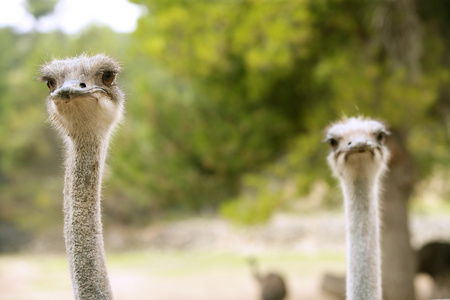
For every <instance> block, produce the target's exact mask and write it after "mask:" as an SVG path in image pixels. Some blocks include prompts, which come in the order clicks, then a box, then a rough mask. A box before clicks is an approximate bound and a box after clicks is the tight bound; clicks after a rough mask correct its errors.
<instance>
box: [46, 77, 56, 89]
mask: <svg viewBox="0 0 450 300" xmlns="http://www.w3.org/2000/svg"><path fill="white" fill-rule="evenodd" d="M47 87H48V88H49V89H50V90H53V89H55V87H56V82H55V80H53V79H48V80H47Z"/></svg>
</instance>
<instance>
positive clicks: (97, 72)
mask: <svg viewBox="0 0 450 300" xmlns="http://www.w3.org/2000/svg"><path fill="white" fill-rule="evenodd" d="M120 70H121V68H120V66H119V64H118V62H117V61H115V60H114V59H112V58H110V57H108V56H105V55H102V54H99V55H95V56H92V57H88V56H86V55H81V56H79V57H75V58H70V59H66V60H53V61H52V62H50V63H48V64H46V65H44V66H42V68H41V75H40V80H41V81H42V82H46V83H47V86H48V88H49V90H50V91H49V96H48V97H47V111H48V114H49V120H50V122H51V123H52V125H53V126H54V127H55V128H56V129H57V130H58V131H59V133H60V134H61V136H62V137H63V140H64V143H65V146H66V147H65V148H66V156H65V182H64V238H65V243H66V252H67V256H68V261H69V268H70V273H71V279H72V286H73V292H74V295H75V299H77V300H88V299H89V300H91V299H92V300H94V299H95V300H99V299H102V300H103V299H112V298H113V296H112V291H111V286H110V283H109V279H108V275H107V270H106V260H105V252H104V245H103V235H102V223H101V214H100V193H101V182H102V173H103V169H104V166H105V159H106V155H107V150H108V142H109V138H110V135H111V133H112V131H113V129H114V127H115V125H116V124H117V123H118V122H119V120H120V119H121V117H122V111H123V105H124V94H123V93H122V91H121V90H120V89H119V88H118V87H117V86H116V80H115V79H116V76H117V74H118V73H119V72H120Z"/></svg>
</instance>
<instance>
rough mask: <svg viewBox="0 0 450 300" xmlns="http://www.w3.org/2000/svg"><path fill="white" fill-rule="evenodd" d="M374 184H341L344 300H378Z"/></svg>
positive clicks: (373, 180) (374, 179)
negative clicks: (345, 269) (345, 233)
mask: <svg viewBox="0 0 450 300" xmlns="http://www.w3.org/2000/svg"><path fill="white" fill-rule="evenodd" d="M378 181H379V179H378V177H362V178H361V177H357V178H352V179H348V180H342V181H341V185H342V189H343V192H344V197H345V213H346V217H347V218H346V219H347V225H346V230H347V235H346V236H347V272H348V274H347V300H360V299H364V300H381V295H382V290H381V262H380V261H381V259H380V220H379V204H378Z"/></svg>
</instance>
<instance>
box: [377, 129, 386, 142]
mask: <svg viewBox="0 0 450 300" xmlns="http://www.w3.org/2000/svg"><path fill="white" fill-rule="evenodd" d="M385 139H386V133H385V132H383V131H380V132H378V133H377V142H378V143H380V144H383V143H384V141H385Z"/></svg>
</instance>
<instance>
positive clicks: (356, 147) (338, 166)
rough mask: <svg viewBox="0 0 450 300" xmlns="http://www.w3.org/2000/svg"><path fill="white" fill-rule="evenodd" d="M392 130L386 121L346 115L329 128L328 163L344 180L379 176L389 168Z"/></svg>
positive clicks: (327, 139)
mask: <svg viewBox="0 0 450 300" xmlns="http://www.w3.org/2000/svg"><path fill="white" fill-rule="evenodd" d="M387 135H389V132H388V131H387V130H386V128H385V126H384V124H383V123H381V122H378V121H375V120H371V119H366V118H363V117H357V118H344V119H343V120H341V121H339V122H337V123H334V124H332V125H331V126H330V127H329V128H328V130H327V136H326V141H327V142H328V144H329V145H330V154H329V155H328V164H329V165H330V167H331V169H332V171H333V173H334V175H335V176H336V177H338V178H341V179H349V180H356V179H357V178H360V177H361V176H363V177H365V178H368V179H369V178H377V177H378V176H379V175H381V174H382V172H383V171H384V170H386V168H387V162H388V160H389V150H388V149H387V147H386V146H385V144H384V142H385V139H386V136H387Z"/></svg>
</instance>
